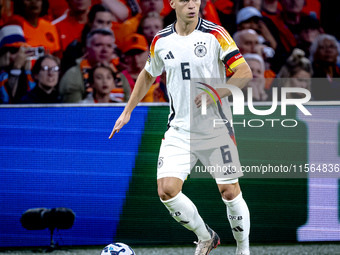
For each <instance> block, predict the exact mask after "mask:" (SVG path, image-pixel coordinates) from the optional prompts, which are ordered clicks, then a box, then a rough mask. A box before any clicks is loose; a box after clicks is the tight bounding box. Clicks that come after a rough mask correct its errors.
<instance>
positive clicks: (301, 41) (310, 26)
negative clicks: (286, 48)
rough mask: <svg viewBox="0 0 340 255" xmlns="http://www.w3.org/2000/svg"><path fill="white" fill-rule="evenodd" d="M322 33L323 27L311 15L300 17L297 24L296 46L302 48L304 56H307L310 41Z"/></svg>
mask: <svg viewBox="0 0 340 255" xmlns="http://www.w3.org/2000/svg"><path fill="white" fill-rule="evenodd" d="M322 33H323V29H322V28H321V27H320V23H319V21H318V20H317V19H316V18H313V17H311V16H305V17H302V18H301V22H300V24H299V34H298V35H299V36H298V38H297V39H298V45H297V48H299V49H301V50H303V51H304V52H305V54H306V57H309V48H310V46H311V45H312V42H314V41H315V39H316V38H317V37H318V36H319V35H320V34H322Z"/></svg>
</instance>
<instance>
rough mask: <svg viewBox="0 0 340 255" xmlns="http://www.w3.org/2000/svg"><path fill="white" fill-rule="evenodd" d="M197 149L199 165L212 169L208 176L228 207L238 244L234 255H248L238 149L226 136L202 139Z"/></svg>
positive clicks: (247, 232)
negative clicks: (212, 178)
mask: <svg viewBox="0 0 340 255" xmlns="http://www.w3.org/2000/svg"><path fill="white" fill-rule="evenodd" d="M196 147H198V148H200V150H199V154H198V157H199V159H200V160H201V162H202V163H203V164H204V165H206V166H213V167H214V168H212V169H214V171H212V170H211V175H212V176H213V177H214V178H215V180H216V183H217V185H218V188H219V191H220V193H221V196H222V200H223V202H224V203H225V205H226V207H227V217H228V220H229V222H230V225H231V228H232V231H233V235H234V238H235V240H236V242H237V250H236V251H237V252H236V254H249V238H248V236H249V229H250V217H249V210H248V207H247V204H246V202H245V201H244V199H243V197H242V192H241V189H240V186H239V183H238V177H241V176H242V175H243V173H242V172H241V171H240V170H241V165H240V161H239V156H238V151H237V147H236V145H235V143H234V141H233V140H232V139H231V138H230V136H228V135H221V136H216V137H215V138H213V139H210V140H207V141H204V140H202V141H201V142H200V144H199V145H196Z"/></svg>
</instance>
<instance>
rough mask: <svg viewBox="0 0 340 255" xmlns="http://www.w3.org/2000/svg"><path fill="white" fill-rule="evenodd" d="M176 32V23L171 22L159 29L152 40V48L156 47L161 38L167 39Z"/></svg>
mask: <svg viewBox="0 0 340 255" xmlns="http://www.w3.org/2000/svg"><path fill="white" fill-rule="evenodd" d="M174 33H175V29H174V24H171V25H169V26H167V27H165V28H163V29H162V30H160V31H158V32H157V33H156V35H155V36H154V38H153V40H152V43H151V50H152V51H153V50H154V47H155V45H156V43H157V41H159V40H160V39H166V38H168V37H169V36H170V35H172V34H174Z"/></svg>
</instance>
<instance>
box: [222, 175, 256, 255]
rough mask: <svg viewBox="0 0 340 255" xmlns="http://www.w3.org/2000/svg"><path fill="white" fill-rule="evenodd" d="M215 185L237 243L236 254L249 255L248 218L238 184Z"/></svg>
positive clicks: (246, 207)
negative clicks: (225, 207) (225, 208)
mask: <svg viewBox="0 0 340 255" xmlns="http://www.w3.org/2000/svg"><path fill="white" fill-rule="evenodd" d="M230 181H232V180H230ZM235 181H237V179H235ZM217 185H218V189H219V191H220V193H221V196H222V200H223V202H224V203H225V205H226V206H227V217H228V220H229V223H230V226H231V229H232V231H233V236H234V238H235V240H236V242H237V250H236V254H240V255H241V254H249V232H250V216H249V210H248V206H247V204H246V202H245V200H244V199H243V197H242V192H241V189H240V185H239V183H238V182H235V183H228V184H217Z"/></svg>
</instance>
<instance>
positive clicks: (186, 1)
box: [170, 0, 201, 22]
mask: <svg viewBox="0 0 340 255" xmlns="http://www.w3.org/2000/svg"><path fill="white" fill-rule="evenodd" d="M170 5H171V7H172V8H173V9H175V10H176V15H177V18H178V19H181V20H183V21H187V22H190V20H194V19H196V18H197V17H198V12H199V10H200V5H201V0H171V1H170Z"/></svg>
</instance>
